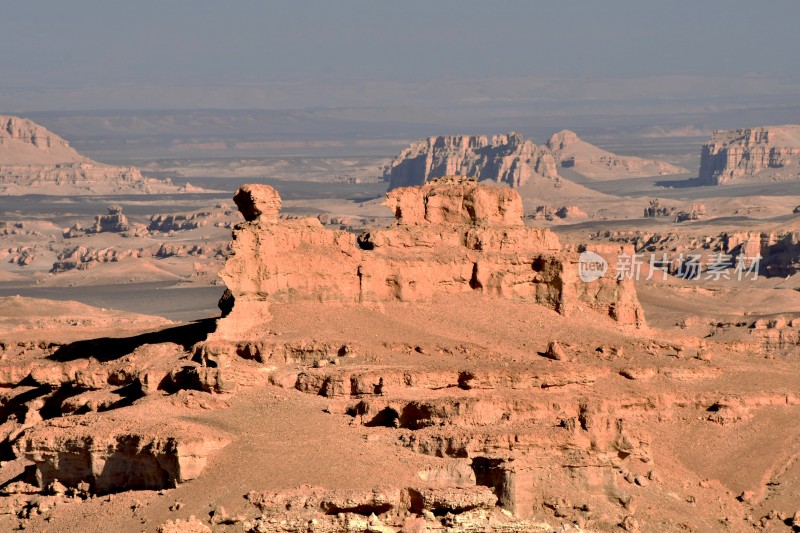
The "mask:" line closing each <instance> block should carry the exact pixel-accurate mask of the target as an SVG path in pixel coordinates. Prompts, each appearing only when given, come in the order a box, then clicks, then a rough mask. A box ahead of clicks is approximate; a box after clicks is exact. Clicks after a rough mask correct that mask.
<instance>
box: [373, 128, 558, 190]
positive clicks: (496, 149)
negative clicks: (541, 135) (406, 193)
mask: <svg viewBox="0 0 800 533" xmlns="http://www.w3.org/2000/svg"><path fill="white" fill-rule="evenodd" d="M543 155H545V153H544V151H543V150H542V149H540V148H539V147H537V146H536V145H535V144H534V143H533V141H530V140H525V139H523V137H522V135H520V134H518V133H509V134H508V135H495V136H493V137H492V138H491V140H489V138H488V137H487V136H486V135H446V136H438V137H428V138H427V139H421V140H419V141H417V142H416V143H413V144H412V145H411V146H409V147H408V148H406V149H405V150H403V151H402V152H400V154H399V155H398V156H397V157H396V158H395V159H394V160H393V161H392V162H391V164H390V166H389V168H388V169H387V170H386V176H385V177H387V178H388V179H389V181H390V182H391V187H392V188H394V187H404V186H409V185H421V184H422V183H424V182H425V181H427V180H429V179H431V178H435V177H441V176H450V175H463V176H475V177H477V178H478V180H480V181H483V180H492V181H495V182H497V183H506V184H508V185H511V186H519V185H521V184H523V183H525V182H526V181H527V180H528V178H529V177H530V175H531V173H532V172H536V173H538V174H540V175H543V176H546V177H555V167H554V165H553V164H552V162H551V161H548V160H542V156H543Z"/></svg>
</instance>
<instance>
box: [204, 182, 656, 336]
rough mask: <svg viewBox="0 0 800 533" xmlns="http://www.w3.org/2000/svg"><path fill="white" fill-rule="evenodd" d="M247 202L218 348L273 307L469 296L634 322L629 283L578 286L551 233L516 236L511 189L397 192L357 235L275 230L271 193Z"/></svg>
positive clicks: (311, 224) (452, 186)
mask: <svg viewBox="0 0 800 533" xmlns="http://www.w3.org/2000/svg"><path fill="white" fill-rule="evenodd" d="M246 191H247V192H242V191H241V190H240V191H239V192H237V195H236V198H237V204H238V205H239V206H240V209H241V211H242V213H243V214H244V215H245V217H247V218H248V219H249V220H248V221H247V222H245V223H243V224H240V225H238V226H237V227H236V230H235V231H234V241H233V244H232V255H231V256H230V257H229V258H228V260H227V262H226V264H225V267H224V268H223V269H222V271H221V272H220V277H221V279H222V280H223V282H224V283H225V285H226V286H227V287H228V290H229V292H230V296H232V297H233V302H234V303H233V305H232V308H231V310H230V314H229V315H228V316H227V317H226V318H223V319H222V320H221V321H220V322H219V325H218V330H217V333H216V335H215V338H216V339H224V340H229V341H241V340H247V339H252V338H254V337H258V335H260V333H261V332H262V331H263V324H264V322H265V321H267V320H268V317H269V310H268V309H269V304H270V302H281V301H295V300H317V301H321V302H328V301H335V302H345V303H352V304H359V303H360V304H374V303H380V302H386V301H398V300H399V301H406V302H413V301H425V300H430V299H433V298H436V297H437V296H441V295H445V294H454V293H466V292H472V291H478V292H480V293H483V294H486V295H491V296H495V297H504V298H519V299H523V300H527V301H532V302H536V303H538V304H541V305H543V306H546V307H548V308H550V309H553V310H555V311H557V312H559V313H562V314H565V315H568V314H572V313H574V312H576V311H577V309H578V307H579V306H581V305H583V306H586V307H589V308H591V309H594V310H596V311H598V312H600V313H602V314H604V315H608V316H611V317H612V318H614V319H616V320H618V321H620V322H623V323H627V324H641V323H643V315H642V310H641V308H640V306H639V304H638V301H637V298H636V293H635V290H634V288H633V285H632V284H631V283H630V281H628V280H617V279H615V278H613V277H611V275H610V274H609V275H607V276H606V277H603V278H601V279H600V280H597V281H596V282H593V283H591V284H589V283H584V282H582V281H580V279H579V277H578V258H577V254H576V253H574V252H571V253H564V252H562V251H561V245H560V243H559V241H558V238H557V237H556V235H555V234H553V233H552V232H551V231H549V230H547V229H542V228H528V227H525V226H524V225H523V224H522V206H521V200H520V197H519V195H518V194H517V193H516V191H514V190H512V189H509V188H499V187H485V186H480V185H478V184H477V183H476V182H475V180H473V179H465V178H458V177H448V178H445V179H442V180H435V181H433V182H432V183H429V184H427V185H425V186H422V187H409V188H400V189H395V190H393V191H391V192H390V193H389V194H388V199H387V204H388V205H389V206H390V208H392V209H393V210H394V212H395V215H396V217H397V221H396V223H395V224H394V225H393V226H391V227H389V228H386V229H372V230H369V231H367V232H364V233H362V234H361V235H359V236H356V235H354V234H352V233H348V232H345V231H336V230H328V229H325V228H324V227H323V226H322V225H321V224H320V222H319V220H317V219H316V218H307V219H302V220H279V219H277V207H276V206H277V205H279V199H278V197H277V192H276V191H275V190H274V189H272V188H271V187H267V186H260V187H257V188H256V187H248V188H247V189H246ZM245 198H246V199H247V200H246V201H243V199H245ZM259 205H269V206H271V207H270V208H269V209H266V208H256V207H255V206H259ZM256 212H258V213H260V214H258V215H256V214H254V213H256ZM615 251H617V252H618V247H616V248H615ZM608 252H613V251H611V250H609V251H608ZM226 306H227V307H230V300H228V301H227V304H226Z"/></svg>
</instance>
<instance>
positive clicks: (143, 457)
mask: <svg viewBox="0 0 800 533" xmlns="http://www.w3.org/2000/svg"><path fill="white" fill-rule="evenodd" d="M125 425H127V424H121V423H120V422H119V421H114V420H94V421H92V423H87V422H85V421H84V423H83V424H76V423H72V422H71V421H69V420H54V421H48V422H46V423H44V424H41V425H38V426H36V427H35V428H33V429H31V430H29V431H28V432H27V433H25V435H24V436H23V437H22V438H21V439H20V440H19V441H17V442H16V443H15V453H16V454H17V455H18V456H21V457H25V458H27V459H29V460H31V461H33V462H34V464H35V465H36V478H37V482H38V484H39V485H40V486H42V487H45V486H47V485H49V484H50V483H53V482H54V481H55V480H56V479H58V480H59V481H61V482H62V483H64V484H65V485H68V486H76V485H77V484H78V483H81V482H87V483H89V484H90V486H91V490H92V492H96V493H106V492H117V491H120V490H131V489H151V490H153V489H156V490H157V489H164V488H172V487H174V486H175V485H177V484H178V483H183V482H186V481H189V480H191V479H195V478H196V477H198V476H199V475H200V473H201V472H202V470H203V468H204V467H205V465H206V461H207V460H208V458H209V456H210V455H211V454H213V453H214V452H216V451H217V450H219V449H221V448H223V447H224V446H225V445H226V444H228V441H227V440H226V439H224V438H222V437H212V436H204V433H207V432H206V431H204V430H203V428H198V427H192V426H188V425H186V426H185V427H180V428H179V427H177V426H176V427H174V428H173V427H170V428H166V430H167V431H166V432H165V428H164V427H161V428H158V429H156V427H146V426H147V424H146V423H144V421H143V423H142V424H141V425H140V427H139V428H138V429H136V430H125V429H124V426H125Z"/></svg>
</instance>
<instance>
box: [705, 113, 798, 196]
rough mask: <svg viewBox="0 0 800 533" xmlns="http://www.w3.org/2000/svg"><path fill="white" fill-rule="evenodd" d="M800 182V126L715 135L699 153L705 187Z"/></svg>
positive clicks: (774, 127)
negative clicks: (783, 181) (799, 180)
mask: <svg viewBox="0 0 800 533" xmlns="http://www.w3.org/2000/svg"><path fill="white" fill-rule="evenodd" d="M799 178H800V125H796V124H792V125H785V126H764V127H760V128H744V129H737V130H729V131H726V130H718V131H715V132H714V134H713V135H712V136H711V139H709V141H708V142H706V143H705V144H704V145H703V147H702V149H701V152H700V181H701V182H702V183H704V184H707V185H723V184H726V183H738V182H753V181H782V180H787V179H795V180H796V179H799Z"/></svg>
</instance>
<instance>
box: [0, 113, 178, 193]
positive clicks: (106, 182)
mask: <svg viewBox="0 0 800 533" xmlns="http://www.w3.org/2000/svg"><path fill="white" fill-rule="evenodd" d="M170 192H173V193H174V192H181V188H179V187H177V186H175V185H172V183H171V182H170V181H168V180H157V179H152V178H146V177H144V176H142V174H141V173H140V172H139V170H138V169H136V168H134V167H119V166H113V165H104V164H102V163H98V162H96V161H92V160H91V159H89V158H87V157H84V156H82V155H80V154H79V153H78V152H77V151H75V149H74V148H72V147H71V146H70V145H69V143H67V141H65V140H64V139H62V138H61V137H59V136H58V135H56V134H55V133H52V132H51V131H48V130H47V129H45V128H44V127H42V126H40V125H38V124H36V123H34V122H33V121H30V120H27V119H23V118H19V117H12V116H0V194H6V195H21V194H114V193H116V194H137V193H170Z"/></svg>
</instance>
